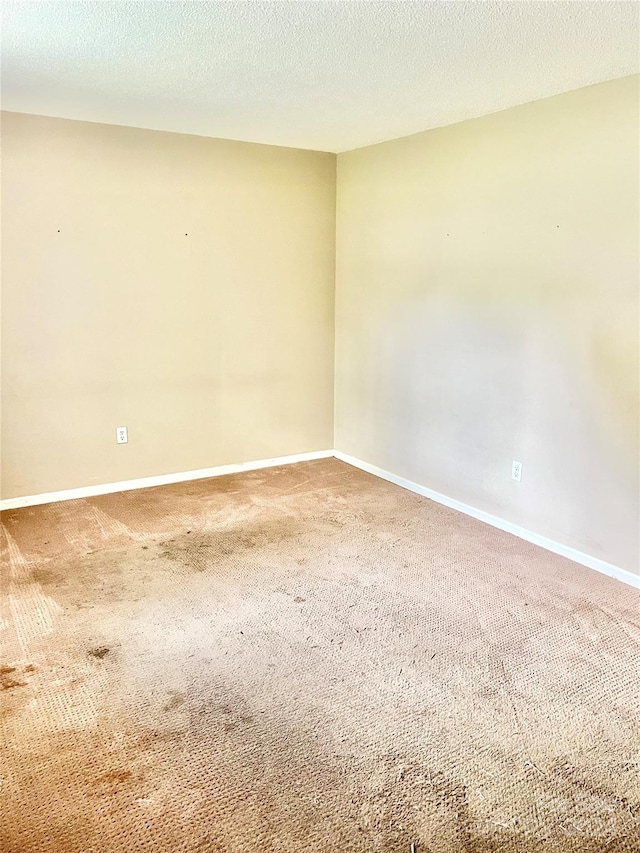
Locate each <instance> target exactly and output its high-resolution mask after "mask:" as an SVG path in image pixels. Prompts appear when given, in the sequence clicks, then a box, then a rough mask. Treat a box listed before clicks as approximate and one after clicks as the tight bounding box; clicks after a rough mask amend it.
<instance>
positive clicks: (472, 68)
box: [2, 0, 640, 151]
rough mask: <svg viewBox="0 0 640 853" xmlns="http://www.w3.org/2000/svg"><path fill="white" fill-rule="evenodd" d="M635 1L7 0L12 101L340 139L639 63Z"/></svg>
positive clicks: (598, 77) (368, 139) (381, 132)
mask: <svg viewBox="0 0 640 853" xmlns="http://www.w3.org/2000/svg"><path fill="white" fill-rule="evenodd" d="M639 9H640V7H639V6H638V4H636V3H635V2H582V0H576V1H575V2H544V1H543V2H520V0H510V2H466V0H457V1H456V0H454V2H444V0H436V2H410V0H405V2H376V0H371V1H370V2H307V0H297V2H288V0H287V1H286V2H197V0H196V2H188V3H184V2H94V0H88V2H9V3H6V2H5V4H4V5H3V8H2V18H3V22H2V23H3V28H2V107H3V109H5V110H13V111H16V112H29V113H36V114H41V115H54V116H62V117H66V118H75V119H84V120H87V121H97V122H108V123H111V124H123V125H131V126H134V127H146V128H155V129H159V130H173V131H180V132H183V133H195V134H200V135H203V136H217V137H223V138H227V139H242V140H250V141H253V142H266V143H273V144H276V145H287V146H293V147H299V148H315V149H320V150H324V151H345V150H348V149H351V148H357V147H360V146H362V145H368V144H370V143H373V142H379V141H381V140H385V139H392V138H395V137H399V136H406V135H408V134H410V133H415V132H417V131H420V130H426V129H428V128H432V127H439V126H441V125H445V124H451V123H453V122H456V121H461V120H463V119H466V118H470V117H473V116H479V115H484V114H486V113H490V112H495V111H497V110H501V109H505V108H506V107H510V106H514V105H515V104H522V103H525V102H527V101H532V100H536V99H538V98H543V97H546V96H548V95H553V94H557V93H559V92H565V91H568V90H570V89H577V88H579V87H581V86H587V85H589V84H591V83H597V82H600V81H603V80H609V79H613V78H615V77H623V76H625V75H627V74H632V73H636V72H637V71H638V38H639V31H638V17H639Z"/></svg>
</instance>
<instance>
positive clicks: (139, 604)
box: [0, 459, 640, 853]
mask: <svg viewBox="0 0 640 853" xmlns="http://www.w3.org/2000/svg"><path fill="white" fill-rule="evenodd" d="M3 526H4V540H3V555H2V556H3V560H2V563H3V571H4V575H3V578H2V593H3V596H2V600H3V612H2V620H3V621H2V628H3V637H2V641H3V642H2V653H3V658H2V670H1V681H2V688H3V690H2V692H1V698H2V703H3V711H2V726H3V730H2V748H3V758H2V770H1V773H2V790H1V797H2V839H1V844H0V849H2V851H3V853H18V851H20V853H24V851H29V853H53V851H55V853H60V852H61V851H64V853H81V851H82V853H94V851H95V853H115V851H119V852H120V851H123V853H124V851H129V853H135V851H172V853H178V851H200V852H202V851H212V853H213V851H225V853H227V852H228V853H236V851H260V852H261V851H291V852H292V853H300V851H309V853H310V852H311V851H341V853H343V851H355V853H359V851H362V853H365V851H366V853H377V851H394V853H395V852H396V851H398V853H400V851H402V853H410V850H411V844H414V845H415V851H416V853H427V851H429V852H430V853H458V852H459V853H470V851H473V853H487V852H488V851H501V853H504V852H505V851H507V853H508V851H514V853H515V851H517V853H532V851H545V853H548V851H552V853H553V851H567V852H568V851H585V853H586V851H589V853H614V851H615V852H616V853H623V851H624V853H627V851H640V824H639V819H640V790H639V783H638V768H639V755H638V746H639V739H638V695H637V687H638V681H637V676H638V643H639V640H640V630H639V628H638V597H637V592H636V591H635V590H633V589H631V588H629V587H625V586H624V585H622V584H621V583H619V582H617V581H614V580H611V579H609V578H606V577H602V576H600V575H598V574H596V573H595V572H593V571H590V570H588V569H585V568H582V567H580V566H577V565H575V564H573V563H570V562H568V561H566V560H563V559H562V558H560V557H556V556H554V555H552V554H549V553H547V552H545V551H542V550H540V549H538V548H536V547H534V546H533V545H530V544H528V543H526V542H523V541H520V540H518V539H516V538H513V537H511V536H509V535H507V534H505V533H501V532H500V531H497V530H494V529H492V528H490V527H487V526H485V525H483V524H482V523H480V522H477V521H475V520H473V519H470V518H467V517H465V516H463V515H460V514H458V513H456V512H454V511H452V510H449V509H446V508H444V507H442V506H439V505H437V504H434V503H432V502H430V501H428V500H426V499H424V498H421V497H418V496H416V495H414V494H411V493H409V492H406V491H403V490H402V489H400V488H398V487H396V486H393V485H390V484H388V483H385V482H383V481H381V480H378V479H375V478H374V477H371V476H369V475H367V474H364V473H362V472H360V471H357V470H355V469H354V468H351V467H349V466H347V465H345V464H343V463H341V462H338V461H337V460H335V459H328V460H321V461H316V462H308V463H302V464H299V465H295V466H287V467H282V468H273V469H268V470H262V471H254V472H250V473H244V474H241V475H234V476H229V477H221V478H216V479H211V480H206V481H205V480H202V481H198V482H192V483H185V484H180V485H175V486H165V487H160V488H154V489H145V490H141V491H137V492H125V493H121V494H117V495H109V496H103V497H99V498H92V499H87V500H79V501H73V502H66V503H59V504H51V505H48V506H41V507H34V508H29V509H23V510H17V511H11V512H6V513H4V515H3Z"/></svg>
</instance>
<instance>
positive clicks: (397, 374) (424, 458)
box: [335, 77, 640, 572]
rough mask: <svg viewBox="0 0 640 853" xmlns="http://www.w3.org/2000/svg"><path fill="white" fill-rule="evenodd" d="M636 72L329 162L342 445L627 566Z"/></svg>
mask: <svg viewBox="0 0 640 853" xmlns="http://www.w3.org/2000/svg"><path fill="white" fill-rule="evenodd" d="M638 79H639V78H638V77H629V78H624V79H620V80H615V81H612V82H608V83H603V84H601V85H597V86H591V87H589V88H585V89H581V90H578V91H574V92H570V93H568V94H564V95H560V96H557V97H554V98H549V99H546V100H543V101H537V102H535V103H531V104H527V105H525V106H521V107H516V108H514V109H510V110H507V111H505V112H502V113H497V114H494V115H490V116H487V117H484V118H481V119H475V120H472V121H466V122H464V123H461V124H458V125H454V126H449V127H446V128H442V129H439V130H434V131H429V132H426V133H422V134H418V135H416V136H412V137H407V138H404V139H399V140H395V141H392V142H388V143H384V144H381V145H375V146H371V147H368V148H364V149H360V150H356V151H352V152H348V153H345V154H340V155H338V202H337V209H338V212H337V266H336V288H337V297H336V298H337V302H336V368H337V369H336V426H335V446H336V448H337V449H339V450H341V451H343V452H344V453H348V454H351V455H353V456H356V457H358V458H360V459H361V460H364V461H366V462H369V463H372V464H374V465H377V466H379V467H381V468H383V469H386V470H388V471H390V472H392V473H394V474H396V475H400V476H402V477H406V478H408V479H410V480H413V481H414V482H417V483H419V484H422V485H424V486H427V487H429V488H431V489H434V490H436V491H438V492H441V493H443V494H445V495H447V496H449V497H452V498H455V499H457V500H460V501H463V502H465V503H467V504H471V505H472V506H474V507H476V508H478V509H481V510H485V511H487V512H490V513H492V514H494V515H497V516H500V517H501V518H503V519H505V520H508V521H511V522H513V523H515V524H518V525H520V526H522V527H525V528H527V529H528V530H531V531H533V532H536V533H538V534H541V535H543V536H547V537H549V538H551V539H553V540H555V541H557V542H560V543H563V544H566V545H568V546H570V547H573V548H577V549H579V550H581V551H584V552H586V553H588V554H590V555H592V556H595V557H598V558H600V559H603V560H606V561H608V562H610V563H613V564H614V565H617V566H619V567H621V568H624V569H627V570H630V571H633V572H637V571H638V529H639V525H638V519H639V498H638V472H639V466H638V461H639V460H638V447H639V429H638V408H639V405H638V392H639V364H638V336H639V335H638V330H639V316H640V315H639V304H638V274H639V234H640V222H639V215H638V186H639V183H638V178H639V175H638V154H639V145H638V143H639V140H638V128H639V110H638V103H639V99H638ZM512 460H518V461H520V462H522V464H523V474H522V482H520V483H517V482H515V481H513V480H512V479H511V464H512Z"/></svg>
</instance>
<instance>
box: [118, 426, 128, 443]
mask: <svg viewBox="0 0 640 853" xmlns="http://www.w3.org/2000/svg"><path fill="white" fill-rule="evenodd" d="M116 441H117V442H118V444H126V443H127V442H128V441H129V436H128V435H127V428H126V427H116Z"/></svg>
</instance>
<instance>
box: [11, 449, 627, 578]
mask: <svg viewBox="0 0 640 853" xmlns="http://www.w3.org/2000/svg"><path fill="white" fill-rule="evenodd" d="M332 456H335V458H336V459H339V460H340V461H341V462H346V463H347V464H348V465H353V467H354V468H359V469H360V470H361V471H366V472H367V473H368V474H373V475H374V476H375V477H380V478H381V479H383V480H387V481H388V482H389V483H394V484H395V485H396V486H400V487H401V488H403V489H408V490H409V491H410V492H415V493H416V494H418V495H422V496H423V497H425V498H429V500H432V501H435V502H436V503H439V504H442V505H443V506H447V507H450V508H451V509H455V510H457V511H458V512H462V513H464V514H465V515H469V516H471V517H472V518H476V519H478V521H483V522H484V523H485V524H489V525H491V527H496V528H498V530H504V531H505V532H506V533H511V534H512V535H513V536H518V537H519V538H520V539H525V540H526V541H527V542H531V543H532V544H533V545H538V546H539V547H540V548H544V549H545V550H547V551H551V552H553V553H554V554H559V555H560V556H561V557H566V558H567V559H568V560H572V561H573V562H574V563H579V564H580V565H582V566H586V567H587V568H589V569H594V570H595V571H596V572H600V573H601V574H603V575H608V576H609V577H612V578H616V580H619V581H622V583H625V584H628V585H629V586H633V587H635V588H637V589H640V577H638V575H634V574H633V572H629V571H627V570H626V569H621V568H619V567H618V566H614V565H612V564H611V563H607V562H605V561H604V560H600V559H598V558H597V557H592V556H591V555H590V554H585V553H583V552H582V551H578V550H577V549H575V548H571V547H569V546H568V545H563V544H562V543H560V542H555V541H554V540H553V539H548V538H547V537H546V536H540V534H538V533H532V532H531V531H530V530H526V529H525V528H524V527H519V526H518V525H517V524H512V522H510V521H505V520H504V519H503V518H499V517H498V516H497V515H491V513H488V512H484V510H481V509H476V508H475V507H473V506H470V505H469V504H465V503H462V501H458V500H455V498H450V497H448V496H447V495H443V494H440V492H436V491H434V490H433V489H429V488H427V487H426V486H421V485H420V484H419V483H414V482H413V481H412V480H407V479H406V478H405V477H399V476H398V475H397V474H392V473H391V472H390V471H385V470H384V469H383V468H378V466H377V465H372V464H371V463H369V462H363V461H362V459H357V458H356V457H355V456H349V454H347V453H342V451H340V450H313V451H311V452H309V453H294V454H292V455H291V456H276V457H273V458H271V459H256V460H253V461H251V462H241V463H239V464H236V465H219V466H217V467H215V468H199V469H197V470H195V471H177V472H176V473H173V474H159V475H157V476H154V477H141V478H139V479H137V480H122V481H120V482H118V483H102V484H100V485H96V486H82V487H80V488H77V489H65V490H63V491H59V492H46V493H43V494H40V495H25V496H24V497H18V498H5V499H4V500H0V511H4V510H9V509H21V508H22V507H27V506H38V505H39V504H48V503H56V502H58V501H72V500H77V499H78V498H91V497H96V496H98V495H110V494H113V493H114V492H128V491H132V490H133V489H147V488H151V487H152V486H166V485H169V484H171V483H186V482H189V480H204V479H206V478H208V477H222V476H224V475H225V474H238V473H240V472H242V471H256V470H258V469H260V468H274V467H276V466H278V465H293V464H295V463H296V462H310V461H312V460H314V459H328V458H330V457H332Z"/></svg>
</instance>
